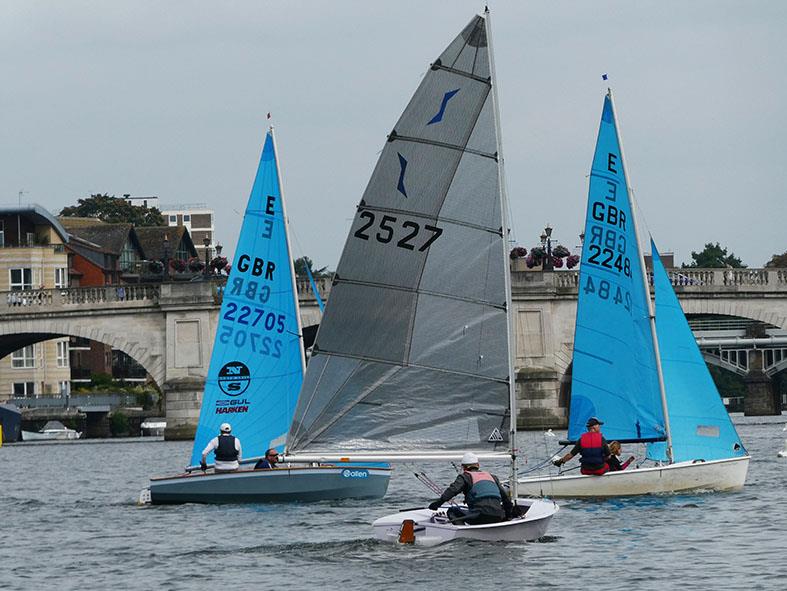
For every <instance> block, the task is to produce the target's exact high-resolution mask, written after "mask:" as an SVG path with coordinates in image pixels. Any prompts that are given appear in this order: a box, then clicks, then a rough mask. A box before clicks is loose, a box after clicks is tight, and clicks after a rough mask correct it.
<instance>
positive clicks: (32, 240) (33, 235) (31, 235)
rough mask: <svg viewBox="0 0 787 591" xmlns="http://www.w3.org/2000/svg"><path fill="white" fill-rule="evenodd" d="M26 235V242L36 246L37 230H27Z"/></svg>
mask: <svg viewBox="0 0 787 591" xmlns="http://www.w3.org/2000/svg"><path fill="white" fill-rule="evenodd" d="M25 236H26V237H27V241H26V244H27V245H28V246H35V244H36V233H35V232H27V233H26V234H25Z"/></svg>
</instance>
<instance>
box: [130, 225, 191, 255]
mask: <svg viewBox="0 0 787 591" xmlns="http://www.w3.org/2000/svg"><path fill="white" fill-rule="evenodd" d="M136 232H137V237H138V238H139V244H140V246H141V247H142V251H143V252H144V254H145V258H146V259H147V260H149V261H158V260H163V259H164V237H165V236H166V237H167V240H168V242H169V253H167V254H168V255H169V257H170V258H172V256H173V254H174V253H175V251H176V250H178V246H180V245H181V243H183V246H184V247H185V248H186V250H188V251H189V253H190V255H191V256H197V250H196V249H195V248H194V242H192V240H191V236H190V235H189V231H188V230H187V229H186V228H185V226H141V227H138V228H136Z"/></svg>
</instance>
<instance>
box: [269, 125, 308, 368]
mask: <svg viewBox="0 0 787 591" xmlns="http://www.w3.org/2000/svg"><path fill="white" fill-rule="evenodd" d="M269 129H270V134H271V140H272V141H273V159H274V161H275V162H276V177H277V178H278V181H279V196H280V198H281V215H282V217H283V218H284V239H285V242H286V243H287V262H288V267H289V269H290V280H291V281H292V295H293V297H294V299H295V322H297V326H298V344H299V345H300V356H299V357H300V360H301V372H302V374H305V373H306V352H305V351H304V348H303V328H302V327H301V308H300V306H299V305H298V284H297V282H296V281H295V265H294V263H293V260H292V251H291V247H290V220H289V218H288V217H287V207H286V206H285V204H284V182H283V181H282V178H281V169H280V168H279V147H278V146H277V145H276V134H274V132H273V125H271V126H270V128H269Z"/></svg>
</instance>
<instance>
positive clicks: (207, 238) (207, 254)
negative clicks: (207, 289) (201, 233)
mask: <svg viewBox="0 0 787 591" xmlns="http://www.w3.org/2000/svg"><path fill="white" fill-rule="evenodd" d="M202 244H204V245H205V277H207V276H208V257H210V248H209V247H210V236H208V235H207V234H206V235H205V238H203V239H202Z"/></svg>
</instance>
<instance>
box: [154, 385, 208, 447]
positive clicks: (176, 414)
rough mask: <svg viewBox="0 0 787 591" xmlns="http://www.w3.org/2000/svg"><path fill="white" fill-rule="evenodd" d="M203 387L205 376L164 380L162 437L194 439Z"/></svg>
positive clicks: (168, 438) (171, 439)
mask: <svg viewBox="0 0 787 591" xmlns="http://www.w3.org/2000/svg"><path fill="white" fill-rule="evenodd" d="M204 389H205V378H198V377H185V378H176V379H172V380H167V381H166V382H164V386H163V388H162V390H163V391H164V397H165V399H166V401H167V412H166V415H167V428H166V429H165V430H164V439H166V440H170V441H174V440H183V439H185V440H188V439H194V434H195V433H196V431H197V422H198V421H199V412H200V406H201V405H202V392H203V390H204Z"/></svg>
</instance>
